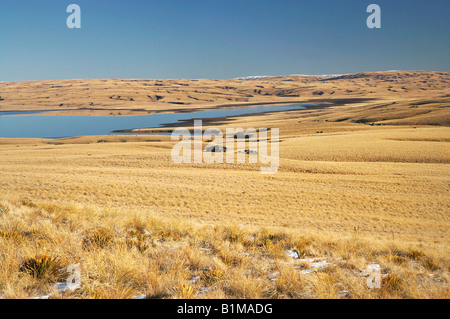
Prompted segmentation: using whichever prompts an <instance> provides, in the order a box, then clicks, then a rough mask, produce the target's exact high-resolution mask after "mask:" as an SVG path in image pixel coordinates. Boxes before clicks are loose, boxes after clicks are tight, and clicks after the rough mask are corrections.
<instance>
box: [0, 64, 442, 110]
mask: <svg viewBox="0 0 450 319" xmlns="http://www.w3.org/2000/svg"><path fill="white" fill-rule="evenodd" d="M449 82H450V73H449V72H428V71H389V72H371V73H357V74H352V75H345V76H339V77H326V76H302V75H293V76H282V77H268V78H258V79H255V80H236V79H229V80H207V79H198V80H185V79H171V80H156V79H92V80H83V79H81V80H56V81H23V82H4V83H0V111H8V110H9V111H11V110H22V111H25V110H58V111H65V112H67V111H74V110H83V112H82V113H83V114H87V115H93V114H104V115H128V114H130V111H134V112H144V113H145V112H159V111H165V112H167V111H179V110H193V109H196V108H199V107H201V108H208V107H214V106H218V105H235V104H246V103H268V102H286V103H287V102H296V101H297V102H301V101H308V100H328V99H339V98H341V99H342V98H374V99H382V100H389V101H395V100H398V99H405V98H423V97H432V98H435V97H436V96H437V95H442V94H449V91H448V90H449V89H448V83H449ZM69 114H70V113H69ZM72 114H74V113H72ZM78 114H79V113H78Z"/></svg>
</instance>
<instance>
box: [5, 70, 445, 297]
mask: <svg viewBox="0 0 450 319" xmlns="http://www.w3.org/2000/svg"><path fill="white" fill-rule="evenodd" d="M449 80H450V79H449V73H448V72H413V71H411V72H408V71H401V72H400V71H399V72H383V73H361V74H354V75H346V76H341V77H333V78H330V77H305V76H290V77H273V78H265V79H258V80H251V81H239V80H217V81H214V80H79V81H77V80H71V81H68V80H67V81H41V82H7V83H0V96H1V99H2V101H0V111H6V110H39V109H42V110H44V109H45V110H55V111H57V112H55V113H54V114H60V113H61V112H59V111H61V110H62V109H64V110H65V111H64V112H69V113H65V114H84V115H99V114H104V115H130V114H139V113H152V112H162V111H173V112H175V111H190V110H193V109H206V108H214V107H225V106H224V105H234V104H240V103H270V102H289V101H291V102H293V101H298V102H305V101H311V100H317V101H327V102H330V104H329V105H327V106H325V107H313V108H310V109H306V110H298V111H289V112H274V113H268V114H258V115H253V116H242V117H235V118H228V119H226V121H225V120H223V119H217V120H216V121H214V122H211V124H210V125H213V126H214V127H218V128H221V129H223V130H225V128H227V127H243V128H248V127H255V128H259V127H267V128H279V129H280V144H279V147H280V167H279V170H278V172H277V173H276V174H274V175H262V174H260V164H259V163H257V164H249V163H246V164H206V163H203V164H175V163H173V162H172V159H171V156H170V155H171V149H172V147H173V146H174V145H175V143H176V142H174V141H171V140H170V136H167V135H145V134H132V135H108V136H82V137H72V138H64V139H55V140H51V139H0V200H1V206H0V207H1V208H2V209H1V210H0V246H1V247H2V248H1V249H0V256H1V257H0V296H1V297H4V298H28V297H36V296H41V295H48V294H51V296H52V298H131V297H132V296H136V295H142V294H145V295H146V297H147V298H449V297H450V277H449V271H450V260H449V258H448V256H449V248H450V246H449V227H450V214H449V212H450V209H449V208H450V196H449V195H450V170H449V164H450V148H449V141H450V138H449V137H450V127H449V126H450V111H449V106H450V90H449V87H448V83H449ZM255 90H256V91H255ZM259 91H261V92H259ZM258 92H259V93H258ZM250 95H251V96H250ZM155 96H160V97H162V98H157V97H155ZM118 97H120V98H118ZM355 98H359V99H361V100H352V99H355ZM131 99H132V100H131ZM91 103H92V104H93V105H91ZM61 104H62V105H61ZM119 113H120V114H119ZM212 123H214V124H212ZM187 125H189V123H187ZM204 127H205V128H206V127H208V123H207V122H205V123H204ZM145 131H151V129H144V130H140V133H142V132H145ZM99 140H103V141H105V142H104V143H97V142H98V141H99ZM205 144H206V143H205ZM293 252H295V254H294V255H293V256H290V255H289V254H291V255H292V253H293ZM40 256H47V257H48V259H46V260H45V262H44V263H43V265H41V268H39V269H38V270H39V271H37V270H36V269H35V268H36V267H35V268H33V269H34V270H31V271H30V267H25V266H24V265H26V264H27V262H28V263H30V262H32V261H33V258H34V262H35V263H39V262H40V261H42V260H43V259H42V258H41V259H39V258H38V257H40ZM75 263H80V266H81V276H82V284H81V288H80V289H78V290H75V291H74V292H71V293H70V292H66V293H64V294H61V293H58V292H55V290H54V288H52V285H53V284H54V283H55V282H58V281H59V282H61V281H64V280H65V278H66V277H67V274H66V273H64V269H65V267H67V265H70V264H75ZM370 264H379V265H380V266H381V269H382V274H383V277H382V286H381V288H380V289H369V288H368V287H367V285H366V280H367V274H366V273H365V271H366V269H367V266H368V265H370Z"/></svg>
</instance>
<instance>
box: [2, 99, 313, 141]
mask: <svg viewBox="0 0 450 319" xmlns="http://www.w3.org/2000/svg"><path fill="white" fill-rule="evenodd" d="M319 104H320V103H316V104H283V105H279V104H278V105H275V104H272V105H257V106H244V107H223V108H219V109H213V110H208V111H199V112H190V113H159V114H148V115H136V116H69V115H54V116H51V115H45V112H42V111H41V112H0V137H7V138H63V137H72V136H84V135H108V134H115V133H114V131H117V130H129V129H136V128H158V127H162V126H163V125H164V124H172V123H177V122H180V121H186V120H190V119H209V118H216V117H231V116H238V115H246V114H255V113H265V112H280V111H291V110H301V109H305V108H307V107H308V106H314V105H319ZM180 126H183V124H182V123H180Z"/></svg>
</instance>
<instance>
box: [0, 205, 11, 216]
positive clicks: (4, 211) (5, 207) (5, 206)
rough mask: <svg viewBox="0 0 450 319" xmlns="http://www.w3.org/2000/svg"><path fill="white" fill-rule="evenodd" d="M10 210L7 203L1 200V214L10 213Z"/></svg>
mask: <svg viewBox="0 0 450 319" xmlns="http://www.w3.org/2000/svg"><path fill="white" fill-rule="evenodd" d="M9 211H10V209H9V207H8V206H7V205H6V203H3V202H0V214H8V213H9Z"/></svg>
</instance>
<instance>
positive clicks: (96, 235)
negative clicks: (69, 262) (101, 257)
mask: <svg viewBox="0 0 450 319" xmlns="http://www.w3.org/2000/svg"><path fill="white" fill-rule="evenodd" d="M111 242H112V236H111V235H110V234H108V233H107V232H106V231H105V230H97V231H94V232H93V233H90V234H88V235H87V236H86V237H85V238H84V239H83V247H84V248H85V249H89V248H92V247H99V248H106V247H107V246H109V245H110V244H111Z"/></svg>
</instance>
